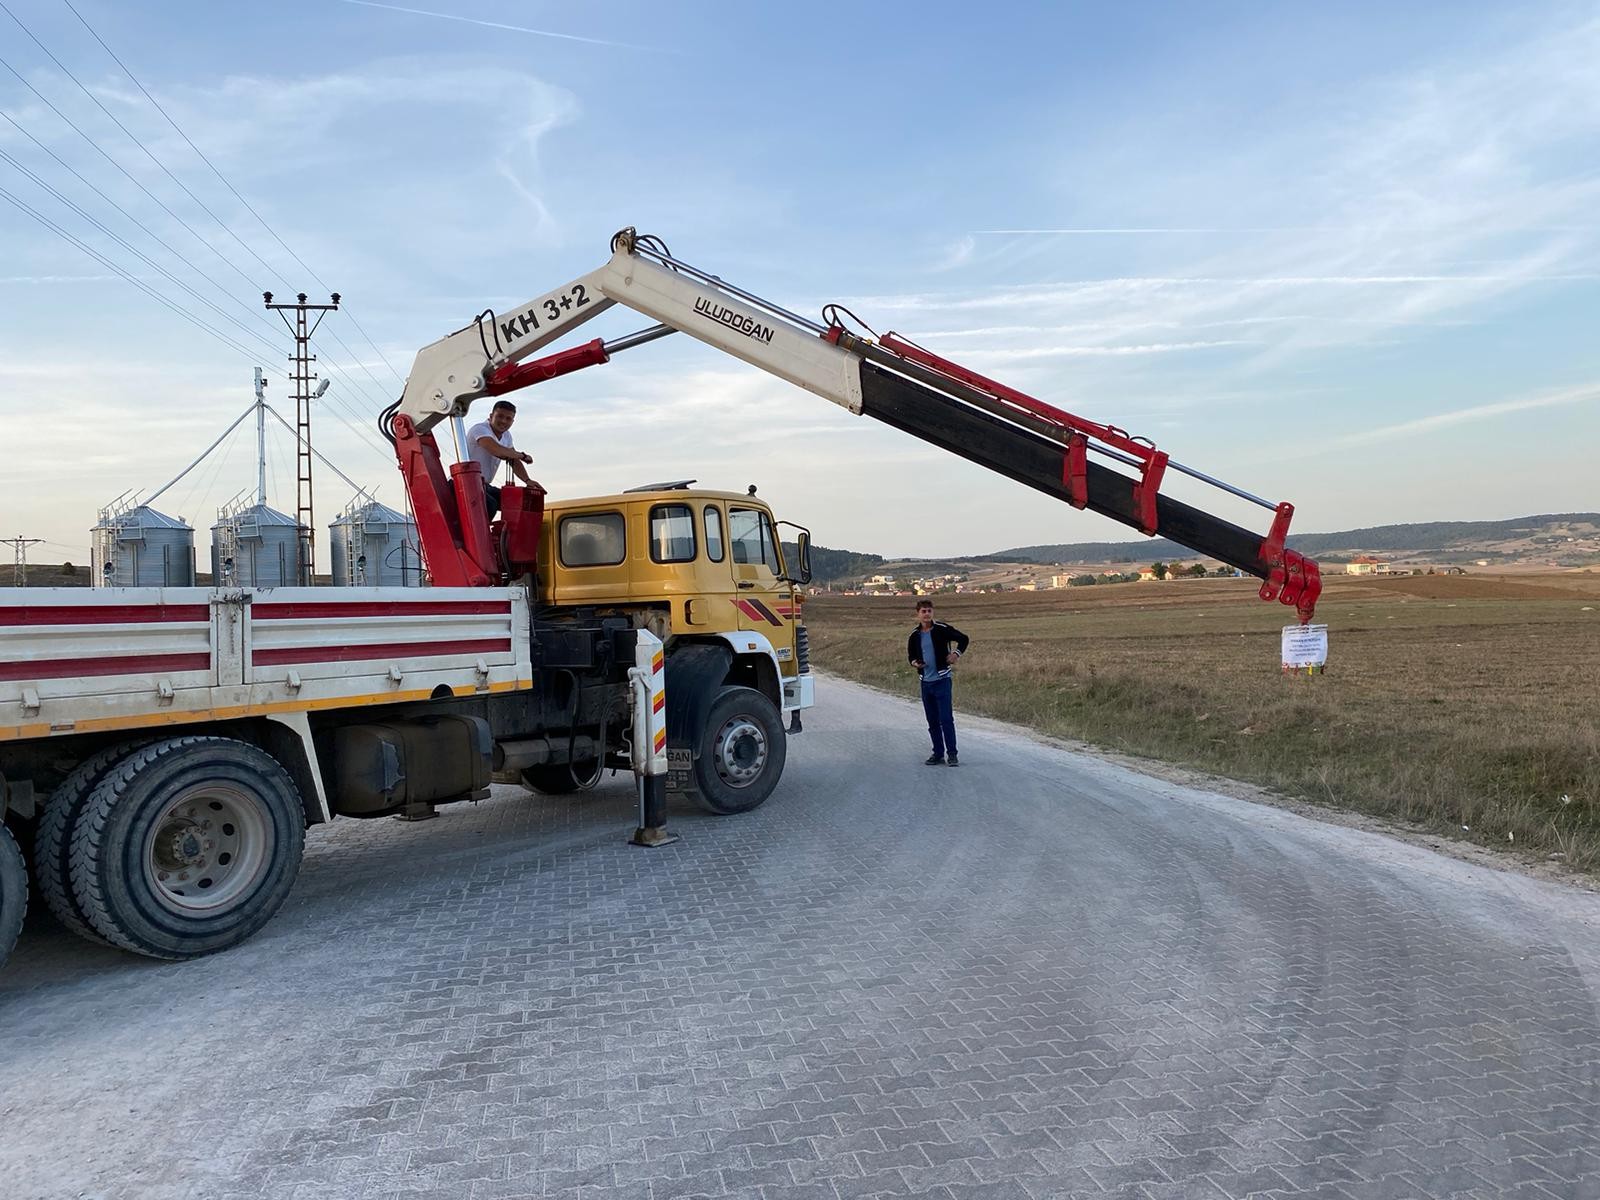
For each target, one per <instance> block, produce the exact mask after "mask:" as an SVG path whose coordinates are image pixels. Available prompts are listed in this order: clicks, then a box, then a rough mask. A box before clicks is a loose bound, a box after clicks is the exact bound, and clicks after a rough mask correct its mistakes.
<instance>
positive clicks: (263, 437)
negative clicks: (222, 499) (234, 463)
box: [256, 367, 267, 508]
mask: <svg viewBox="0 0 1600 1200" xmlns="http://www.w3.org/2000/svg"><path fill="white" fill-rule="evenodd" d="M256 503H257V504H259V505H261V506H262V507H263V508H265V507H266V504H267V377H266V375H265V374H264V373H263V372H262V370H261V368H260V367H257V368H256Z"/></svg>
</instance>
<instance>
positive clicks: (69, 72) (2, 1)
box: [0, 0, 274, 274]
mask: <svg viewBox="0 0 1600 1200" xmlns="http://www.w3.org/2000/svg"><path fill="white" fill-rule="evenodd" d="M0 10H3V11H4V12H5V14H6V16H8V17H10V18H11V19H12V20H13V21H15V22H16V23H17V27H18V28H19V29H21V30H22V32H23V33H25V34H27V35H28V37H29V38H30V39H31V40H32V42H33V44H34V45H35V46H37V47H39V49H41V50H43V51H44V53H45V56H46V57H47V58H49V60H50V61H51V62H53V63H55V65H56V66H58V67H60V68H61V70H62V72H63V73H64V74H65V75H66V77H67V78H68V79H70V80H72V82H73V83H75V84H77V85H78V90H79V91H80V92H82V93H83V94H84V95H85V96H87V97H89V99H90V100H92V101H93V102H94V106H95V107H96V108H98V109H99V110H100V111H101V112H103V113H105V115H106V116H108V117H110V118H111V121H112V123H113V124H114V125H116V127H117V128H118V129H120V130H122V132H123V133H125V134H127V135H128V137H129V138H130V139H132V141H133V144H134V145H135V146H137V147H139V149H140V150H142V151H144V156H145V157H146V158H148V159H149V160H150V161H151V162H153V163H155V165H156V166H158V167H160V168H161V171H162V173H163V174H164V175H166V177H167V178H168V179H170V180H172V182H173V183H175V184H177V185H178V186H179V187H180V188H182V189H183V193H184V195H186V196H188V197H189V199H191V200H193V201H194V202H195V203H196V204H198V205H199V206H200V209H201V211H202V212H204V213H205V214H206V216H208V217H210V218H211V219H212V220H213V221H215V222H216V223H217V224H218V225H220V226H221V227H222V229H223V230H224V231H225V232H226V233H227V234H228V236H229V237H231V238H232V239H233V240H234V241H236V242H238V243H239V245H240V246H241V247H243V249H244V251H245V253H246V254H248V255H250V257H251V258H253V259H255V260H256V261H257V262H258V263H260V264H261V265H262V267H264V268H265V269H266V271H267V272H268V274H273V273H274V272H273V269H272V266H271V264H269V263H268V262H267V261H266V260H265V259H263V258H262V257H261V256H260V255H259V254H257V253H256V252H255V251H254V250H252V249H251V248H250V247H249V246H247V245H245V242H244V239H242V238H241V237H240V236H239V235H238V234H236V233H234V231H233V229H232V228H231V227H230V226H229V225H228V223H227V222H226V221H224V220H223V219H222V218H221V217H219V216H217V214H216V213H214V212H212V211H211V209H210V208H209V207H208V206H207V204H206V202H205V201H204V200H202V199H200V197H199V196H197V195H195V194H194V192H192V191H190V190H189V185H188V184H186V183H184V182H183V180H181V179H179V178H178V177H177V176H176V175H174V174H173V173H172V172H171V170H169V169H168V167H167V164H166V163H164V162H162V161H161V160H160V159H159V158H157V157H156V156H155V155H154V154H152V153H151V152H150V147H148V146H146V145H145V144H144V143H143V142H142V141H140V140H139V136H138V134H136V133H134V132H133V130H131V129H129V128H128V127H127V126H126V125H124V124H123V123H122V121H121V119H120V118H118V116H117V114H116V113H114V112H112V111H111V110H110V109H109V108H107V107H106V106H105V105H104V104H103V103H101V101H100V97H98V96H96V95H95V94H94V93H93V92H91V91H90V90H89V89H88V88H86V87H85V86H84V85H83V82H82V80H80V79H79V78H78V77H77V76H76V75H74V74H73V73H72V69H71V68H70V67H68V66H67V64H66V63H64V62H62V61H61V60H60V59H59V58H57V57H56V56H55V55H54V54H52V53H51V52H50V47H48V46H46V45H45V44H44V43H43V42H41V41H40V40H39V39H38V38H37V37H35V36H34V33H33V30H31V29H29V28H28V27H27V26H26V25H24V24H23V23H22V18H20V17H18V16H17V14H16V13H14V12H12V11H11V9H10V8H9V7H7V5H6V3H5V0H0ZM79 19H80V20H81V19H82V18H79ZM134 82H136V83H137V82H138V81H137V80H135V81H134Z"/></svg>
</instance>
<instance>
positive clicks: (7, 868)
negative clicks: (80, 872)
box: [0, 825, 28, 967]
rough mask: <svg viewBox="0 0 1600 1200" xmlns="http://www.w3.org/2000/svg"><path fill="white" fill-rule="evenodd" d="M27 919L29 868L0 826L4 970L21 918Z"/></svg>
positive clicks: (0, 962)
mask: <svg viewBox="0 0 1600 1200" xmlns="http://www.w3.org/2000/svg"><path fill="white" fill-rule="evenodd" d="M27 915H28V864H27V863H25V862H23V861H22V850H21V849H20V848H19V847H18V846H17V843H16V841H15V840H13V838H12V837H11V831H10V830H9V829H7V828H6V827H5V826H4V825H0V967H3V966H5V962H6V959H7V957H9V956H10V954H11V948H12V947H13V946H15V945H16V944H17V935H18V934H19V933H21V932H22V918H23V917H25V916H27Z"/></svg>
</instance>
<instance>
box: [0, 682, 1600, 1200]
mask: <svg viewBox="0 0 1600 1200" xmlns="http://www.w3.org/2000/svg"><path fill="white" fill-rule="evenodd" d="M818 691H819V693H820V694H821V697H822V704H823V705H824V707H823V708H822V709H821V710H819V711H818V712H817V713H815V714H813V715H812V716H811V717H809V718H808V721H807V724H808V727H809V728H808V731H807V733H806V734H805V735H804V736H803V737H801V738H798V739H795V740H794V741H793V742H792V748H791V751H790V761H789V775H788V778H787V780H786V781H785V784H784V786H783V787H782V789H781V790H780V792H779V793H778V795H777V796H776V797H775V798H774V799H773V801H772V802H771V803H769V804H768V805H767V807H765V808H764V809H762V810H761V811H759V812H757V813H755V814H751V815H749V816H746V817H738V818H731V819H717V818H711V817H705V816H700V815H697V814H694V813H687V812H686V813H682V814H675V816H674V821H673V824H674V826H675V827H676V829H677V831H678V832H679V833H681V834H682V835H683V836H684V841H683V842H682V843H681V844H679V845H677V846H674V847H672V848H670V849H666V850H660V851H654V852H648V851H641V850H636V849H631V848H629V847H627V846H625V845H624V844H623V842H622V835H623V833H624V831H625V829H626V828H627V827H628V826H629V823H630V818H629V805H630V802H631V789H630V788H629V786H627V784H626V782H625V781H623V780H621V779H619V780H618V782H616V783H614V784H611V785H608V786H606V787H604V788H603V789H602V790H601V791H599V792H598V793H596V794H592V795H590V796H586V797H584V798H581V799H578V800H574V801H572V802H570V803H567V802H562V801H540V800H533V799H529V798H525V797H524V796H523V795H522V794H521V793H520V792H514V791H513V790H511V789H500V792H499V793H498V794H497V796H496V798H495V800H493V801H492V802H489V803H486V804H483V805H480V806H477V807H475V808H467V807H463V808H458V809H454V810H447V811H446V812H445V813H444V815H443V816H442V817H441V819H439V820H437V821H434V822H430V823H428V824H424V825H418V826H406V825H402V824H400V823H398V822H392V821H377V822H366V823H362V822H341V823H339V824H338V825H336V826H334V827H332V828H329V829H325V830H321V831H317V832H315V833H314V834H313V836H312V838H311V847H310V850H309V853H308V856H307V860H306V865H305V870H304V873H303V875H302V877H301V882H300V884H299V886H298V888H297V890H296V892H295V894H294V896H293V898H292V899H291V901H290V903H289V905H288V907H287V909H286V910H285V912H284V913H283V914H282V915H281V916H280V917H279V918H278V919H277V921H275V922H274V923H273V924H272V925H270V926H269V927H268V928H267V930H266V931H265V932H264V933H263V934H262V935H261V936H260V937H259V938H258V939H257V940H255V941H254V942H252V943H251V944H249V945H248V946H245V947H242V948H241V949H239V950H236V951H234V952H232V953H230V954H225V955H221V956H218V957H215V958H212V959H207V960H204V961H200V962H194V963H187V964H177V965H168V964H159V963H152V962H146V961H143V960H139V959H136V958H131V957H128V956H124V955H121V954H117V953H114V952H112V951H109V950H102V949H97V948H94V947H91V946H88V945H87V944H84V943H81V942H77V941H75V940H73V939H72V938H70V937H69V936H67V935H64V934H60V933H59V932H57V931H56V930H55V929H54V927H53V926H52V925H51V924H50V923H49V921H48V919H47V918H45V917H43V916H42V914H40V915H36V917H35V918H34V919H32V920H31V923H30V927H29V929H28V931H27V933H26V934H25V935H24V939H23V943H22V946H21V947H20V948H19V952H18V955H17V957H16V958H15V959H14V960H13V963H12V965H11V966H10V967H9V968H8V969H7V970H6V971H5V972H4V973H3V975H0V1031H3V1033H0V1036H3V1040H0V1195H3V1196H4V1197H6V1198H7V1200H25V1198H33V1197H50V1198H55V1197H97V1198H107V1200H109V1198H111V1197H204V1198H205V1200H218V1198H223V1197H234V1196H238V1197H246V1196H248V1197H260V1196H270V1197H275V1198H276V1197H289V1198H293V1200H309V1198H312V1197H338V1198H339V1200H345V1198H352V1197H366V1196H390V1195H394V1196H402V1197H407V1198H408V1200H409V1198H414V1197H418V1196H440V1197H452V1198H459V1197H468V1198H470V1200H492V1198H500V1197H533V1196H537V1197H563V1198H572V1197H582V1198H583V1200H587V1198H589V1197H629V1198H634V1197H637V1198H638V1200H671V1198H674V1197H690V1196H712V1197H720V1196H739V1197H757V1198H760V1200H791V1198H792V1200H802V1198H803V1200H812V1198H818V1200H849V1198H852V1197H867V1196H880V1195H881V1196H904V1195H921V1196H936V1197H946V1198H948V1197H985V1198H990V1197H993V1198H997V1200H1005V1198H1008V1197H1016V1198H1018V1200H1043V1198H1045V1197H1066V1196H1078V1195H1083V1196H1101V1195H1115V1196H1130V1197H1244V1196H1263V1197H1266V1196H1273V1197H1276V1196H1288V1195H1317V1196H1327V1197H1363V1198H1365V1197H1371V1198H1378V1197H1443V1196H1483V1197H1507V1196H1518V1197H1538V1198H1539V1200H1550V1198H1551V1197H1600V1018H1597V1015H1596V1004H1595V999H1596V995H1597V992H1600V898H1597V897H1594V896H1590V895H1587V894H1584V893H1580V892H1576V891H1570V890H1567V889H1561V888H1556V887H1552V886H1549V885H1544V884H1539V883H1535V882H1531V881H1529V880H1526V879H1522V878H1519V877H1516V876H1511V875H1504V874H1499V873H1495V872H1491V871H1486V870H1482V869H1479V868H1475V867H1471V866H1467V865H1463V864H1461V863H1458V862H1455V861H1452V860H1448V859H1444V858H1440V857H1438V856H1435V855H1432V854H1429V853H1427V852H1426V851H1423V850H1419V849H1416V848H1413V847H1410V846H1405V845H1402V844H1400V843H1397V842H1392V841H1389V840H1387V839H1384V838H1380V837H1376V836H1374V835H1368V834H1362V833H1356V832H1352V831H1349V830H1344V829H1340V828H1335V827H1331V826H1324V825H1320V824H1317V823H1315V822H1310V821H1306V820H1303V819H1301V818H1298V817H1295V816H1293V815H1290V814H1287V813H1283V812H1280V811H1277V810H1273V809H1265V808H1259V807H1255V806H1251V805H1248V804H1244V803H1241V802H1237V801H1233V800H1228V799H1225V798H1222V797H1219V796H1215V795H1210V794H1204V793H1199V792H1194V791H1189V790H1185V789H1183V788H1179V787H1177V786H1175V785H1171V784H1167V783H1163V782H1159V781H1155V780H1151V779H1148V778H1144V777H1141V776H1137V775H1133V774H1130V773H1128V772H1125V771H1123V770H1121V769H1119V768H1117V767H1114V766H1111V765H1109V764H1106V763H1104V762H1100V761H1096V760H1094V759H1090V758H1085V757H1082V756H1076V755H1073V754H1070V753H1067V752H1064V751H1062V750H1058V749H1053V748H1049V747H1045V746H1042V745H1038V744H1036V743H1034V742H1031V741H1029V740H1027V739H1026V738H1024V737H1022V736H1020V735H1017V734H1015V733H1012V732H1009V731H1007V730H1005V729H1003V728H1002V727H999V726H995V725H980V724H979V723H975V722H966V723H965V725H964V727H965V729H966V730H967V732H966V733H965V734H964V735H963V737H964V740H963V743H962V746H963V752H964V753H963V757H964V758H965V759H966V765H964V766H963V767H961V768H960V769H959V770H935V769H930V768H925V767H923V766H922V765H921V758H922V756H923V754H924V752H925V751H924V750H923V748H922V745H921V742H920V735H919V733H918V731H917V726H918V724H919V720H920V713H918V712H914V711H913V709H912V707H911V706H910V705H907V704H904V703H902V702H899V701H896V700H891V699H888V698H885V697H881V696H877V695H875V694H872V693H869V692H866V691H864V690H862V689H859V688H854V687H851V686H849V685H846V684H842V683H838V682H834V681H825V683H824V686H822V687H820V688H819V689H818Z"/></svg>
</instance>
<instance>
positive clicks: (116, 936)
mask: <svg viewBox="0 0 1600 1200" xmlns="http://www.w3.org/2000/svg"><path fill="white" fill-rule="evenodd" d="M304 849H305V810H304V808H303V807H302V805H301V800H300V794H299V791H298V789H297V788H296V787H295V784H294V780H293V779H292V778H291V777H290V775H289V773H288V772H287V771H286V770H284V768H283V765H282V764H281V763H279V762H278V760H277V759H275V758H273V757H272V756H271V755H270V754H268V753H267V752H266V751H265V750H263V749H261V748H260V747H259V746H254V745H251V744H250V743H248V742H241V741H236V740H234V739H232V738H220V737H184V738H173V739H170V740H168V741H161V742H155V743H153V744H151V745H149V746H145V747H144V748H142V749H140V750H136V751H134V753H132V754H130V755H129V756H128V757H127V758H125V759H123V760H122V761H121V762H119V763H118V764H117V765H116V766H115V767H113V768H112V769H111V770H110V771H109V772H108V773H107V774H106V776H105V777H104V778H103V779H102V780H101V781H100V782H99V783H98V784H96V785H95V788H94V790H93V791H92V792H91V793H90V795H89V798H88V800H87V801H86V802H85V804H84V807H83V811H82V812H81V813H80V814H79V816H78V819H77V821H76V822H75V827H74V829H73V834H72V848H71V855H70V861H71V873H72V890H73V895H74V897H75V898H76V900H77V902H78V907H79V909H80V911H81V912H82V913H83V916H84V918H85V919H86V920H87V921H88V922H89V924H90V925H91V926H92V927H93V928H94V930H95V932H96V933H98V934H100V935H101V936H102V937H104V938H105V939H106V940H107V941H109V942H111V943H113V944H114V945H117V946H121V947H122V948H123V949H125V950H132V951H133V952H134V953H136V954H145V955H149V956H150V957H152V958H172V959H181V958H193V957H196V956H198V955H201V954H211V953H214V952H216V951H218V950H226V949H227V948H229V947H230V946H235V945H238V944H239V943H240V942H242V941H244V940H245V939H246V938H248V937H250V935H251V934H253V933H255V932H256V930H258V929H260V928H261V926H263V925H265V924H266V923H267V921H268V920H270V919H271V917H272V915H273V914H274V913H275V912H277V911H278V908H279V907H280V906H281V905H282V904H283V902H284V900H285V899H287V898H288V895H289V889H290V888H292V887H293V886H294V880H295V875H296V874H297V873H298V871H299V869H300V856H301V854H302V852H303V851H304Z"/></svg>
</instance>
